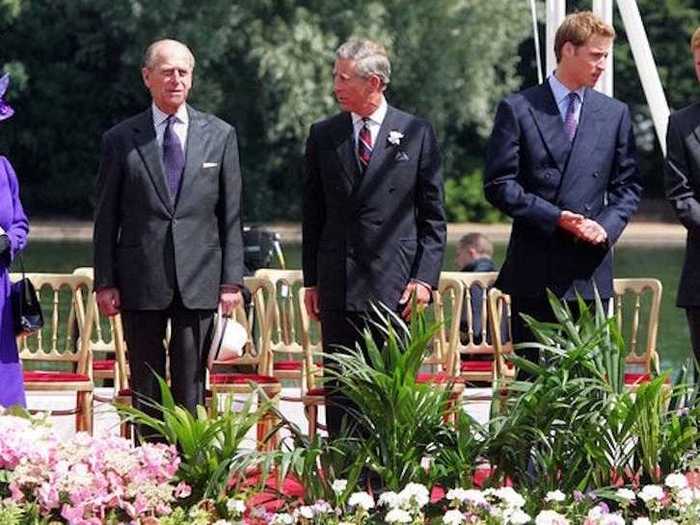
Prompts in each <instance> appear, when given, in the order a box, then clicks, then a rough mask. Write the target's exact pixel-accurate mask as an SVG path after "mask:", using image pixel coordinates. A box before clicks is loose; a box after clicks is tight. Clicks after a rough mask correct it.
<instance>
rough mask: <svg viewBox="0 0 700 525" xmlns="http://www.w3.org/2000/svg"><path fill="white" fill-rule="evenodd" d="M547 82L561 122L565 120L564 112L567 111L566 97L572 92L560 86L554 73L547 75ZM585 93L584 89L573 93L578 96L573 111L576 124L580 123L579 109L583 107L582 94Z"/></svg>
mask: <svg viewBox="0 0 700 525" xmlns="http://www.w3.org/2000/svg"><path fill="white" fill-rule="evenodd" d="M547 81H548V82H549V87H550V89H551V90H552V94H553V95H554V101H555V102H556V103H557V108H559V114H560V115H561V120H562V122H563V121H565V120H566V112H567V110H568V109H569V99H568V98H567V97H568V96H569V93H571V91H572V90H570V89H569V88H568V87H566V86H565V85H564V84H562V83H561V82H560V80H559V79H558V78H557V76H556V75H555V74H554V73H552V74H551V75H549V78H547ZM585 91H586V88H584V87H580V88H578V89H577V90H575V93H577V94H578V102H579V103H578V106H576V111H574V117H576V122H577V123H578V122H580V121H581V119H580V118H579V117H580V116H581V108H582V107H583V93H584V92H585Z"/></svg>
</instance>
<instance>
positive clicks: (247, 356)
mask: <svg viewBox="0 0 700 525" xmlns="http://www.w3.org/2000/svg"><path fill="white" fill-rule="evenodd" d="M243 284H244V285H245V286H246V288H248V290H250V293H251V305H250V306H249V307H246V305H243V304H241V305H239V306H238V308H236V310H235V312H234V316H233V318H234V319H235V320H236V321H238V322H239V323H241V325H243V327H244V328H245V330H246V333H247V334H248V340H247V341H246V344H245V346H244V347H243V354H242V355H241V356H240V357H238V358H236V359H235V360H234V361H233V362H229V361H226V362H215V364H216V365H235V366H238V365H250V366H253V367H255V368H256V370H257V373H258V374H261V375H268V376H269V375H272V359H271V357H270V336H271V332H272V325H273V322H274V316H275V311H274V309H275V302H274V295H275V287H274V286H273V284H272V282H271V281H269V280H268V279H263V278H260V277H244V278H243Z"/></svg>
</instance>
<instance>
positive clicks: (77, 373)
mask: <svg viewBox="0 0 700 525" xmlns="http://www.w3.org/2000/svg"><path fill="white" fill-rule="evenodd" d="M26 275H27V277H28V278H29V279H31V281H32V283H33V284H34V287H35V288H36V290H37V293H38V294H39V298H40V302H41V304H42V308H43V310H44V312H43V313H44V328H42V329H41V330H40V331H38V332H37V333H35V334H32V335H29V336H21V337H19V338H18V347H19V354H20V358H21V359H22V363H23V365H24V368H25V372H24V386H25V389H26V390H27V391H30V392H56V391H61V392H75V395H76V403H75V408H72V409H56V410H51V411H50V413H51V414H52V415H75V416H76V430H78V431H85V432H89V433H92V424H93V413H92V403H93V390H94V384H93V377H92V354H91V344H90V338H91V336H92V330H93V326H94V323H95V302H94V301H93V300H91V294H92V278H90V277H89V276H85V275H70V274H57V273H28V274H26ZM10 278H11V279H12V280H16V279H19V278H21V276H20V275H17V274H13V275H11V277H10ZM71 312H73V313H71ZM74 320H75V323H76V324H77V340H76V339H75V338H74V335H73V327H74Z"/></svg>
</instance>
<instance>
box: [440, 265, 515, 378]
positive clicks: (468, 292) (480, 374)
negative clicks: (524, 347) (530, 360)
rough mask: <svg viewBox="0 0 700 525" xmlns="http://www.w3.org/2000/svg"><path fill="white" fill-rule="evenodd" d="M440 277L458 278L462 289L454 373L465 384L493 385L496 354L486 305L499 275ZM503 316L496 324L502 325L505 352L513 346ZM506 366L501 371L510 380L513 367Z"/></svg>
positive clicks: (447, 273) (471, 273)
mask: <svg viewBox="0 0 700 525" xmlns="http://www.w3.org/2000/svg"><path fill="white" fill-rule="evenodd" d="M440 275H441V276H443V277H449V278H452V279H458V280H459V281H460V282H461V283H462V285H463V286H464V306H463V310H462V311H463V312H464V313H463V314H462V319H461V323H460V330H459V332H458V334H457V335H458V337H457V338H456V341H455V352H454V355H455V356H456V357H457V359H458V360H457V362H456V367H455V370H454V374H455V375H459V377H460V378H462V379H463V380H464V381H466V382H467V383H481V382H484V383H492V382H493V381H494V380H495V378H496V359H495V353H496V352H495V348H494V344H493V340H492V339H491V335H490V332H489V316H490V314H489V309H488V306H487V305H488V291H489V289H490V288H491V287H492V286H493V285H494V283H495V282H496V277H498V272H442V273H441V274H440ZM477 294H478V295H477ZM503 313H504V312H502V313H501V316H500V317H501V321H499V322H501V323H502V324H501V333H500V336H501V337H500V339H501V342H502V344H503V345H505V346H506V351H508V350H509V349H510V350H512V344H511V343H510V342H509V341H508V340H507V339H508V338H509V334H510V332H509V328H508V327H507V323H504V322H503ZM475 320H479V321H480V322H475ZM504 338H505V339H506V340H504ZM505 365H506V366H505V369H504V371H503V372H504V374H505V376H506V377H509V378H511V379H512V378H513V377H514V376H515V373H514V368H513V367H512V365H511V364H510V363H509V362H506V363H505Z"/></svg>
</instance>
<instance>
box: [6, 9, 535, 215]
mask: <svg viewBox="0 0 700 525" xmlns="http://www.w3.org/2000/svg"><path fill="white" fill-rule="evenodd" d="M8 6H10V7H12V9H9V7H8ZM20 6H21V8H20ZM527 14H528V10H527V6H526V5H525V4H520V3H515V2H510V1H509V0H492V1H490V2H481V1H478V0H438V1H434V2H414V3H411V4H409V3H407V2H405V1H404V0H392V1H388V2H376V1H375V0H359V1H355V2H352V3H349V2H347V1H346V0H332V1H325V0H324V1H319V0H303V1H302V0H282V1H279V0H260V1H252V0H244V1H241V2H228V1H225V0H207V1H206V2H186V1H184V0H174V1H173V2H170V3H169V4H168V9H166V10H164V9H162V5H161V3H160V2H158V1H156V0H140V1H138V2H137V1H134V2H112V1H110V0H55V1H52V2H19V1H17V0H3V3H0V31H2V34H3V50H4V52H5V57H6V58H11V59H12V60H13V61H14V62H13V64H12V65H11V66H6V68H7V69H8V70H12V73H13V75H15V76H16V78H14V77H13V78H14V80H13V84H12V87H11V90H10V91H11V92H10V98H11V100H12V102H13V104H14V106H15V108H16V109H17V113H16V116H15V117H14V118H13V119H11V120H10V121H8V122H7V123H3V134H2V142H3V145H5V146H6V148H4V152H6V153H7V154H8V156H9V157H10V159H11V161H12V162H13V164H14V165H15V167H16V168H17V171H18V173H19V175H20V179H21V181H22V197H23V200H24V204H25V207H26V208H27V210H28V212H29V213H30V215H31V216H34V217H36V216H37V215H46V214H70V215H74V216H75V215H81V216H89V215H90V214H91V212H92V208H93V202H92V199H93V197H92V194H93V186H94V176H95V174H96V171H97V165H98V160H99V144H100V140H99V139H100V136H101V134H102V133H104V132H105V131H106V130H107V129H108V128H110V127H111V126H112V125H114V124H116V123H117V122H119V121H121V120H123V119H124V118H126V117H129V116H131V115H133V114H135V113H137V112H140V111H143V109H145V108H146V107H147V105H148V94H147V92H146V91H145V89H144V87H143V85H142V81H141V78H140V71H139V70H140V66H141V56H142V53H143V50H144V49H145V47H146V46H147V45H148V44H149V43H150V42H152V41H153V40H155V39H157V38H162V37H166V36H169V37H174V38H178V39H180V40H183V41H185V42H187V43H188V44H189V45H190V47H191V48H192V49H193V51H194V53H195V56H196V58H197V66H196V69H195V80H194V88H193V91H192V103H193V105H194V106H196V107H198V108H200V109H203V110H205V111H211V112H214V113H216V114H217V115H219V116H221V117H222V118H224V119H225V120H227V121H229V122H231V123H233V124H235V125H236V127H237V129H238V132H239V139H240V149H241V161H242V167H243V177H244V186H245V189H244V193H245V206H244V213H245V219H246V220H249V221H250V220H263V219H264V220H270V219H278V218H287V219H299V218H300V215H301V213H300V209H301V198H300V195H301V191H300V190H301V177H300V170H301V160H302V159H301V157H302V152H303V144H304V140H305V138H306V134H307V131H308V128H309V126H310V125H311V124H312V123H313V122H314V121H316V120H318V119H320V118H323V117H325V116H329V115H331V114H333V113H335V112H336V111H338V110H337V105H336V104H335V101H334V99H333V97H332V83H331V76H330V72H331V68H332V63H333V59H334V51H335V48H336V47H337V45H338V44H339V43H340V42H342V41H344V40H345V39H346V38H348V37H349V36H351V35H361V36H368V37H371V38H374V39H378V40H380V41H382V42H385V43H386V44H387V46H388V48H389V51H390V54H391V57H392V63H393V70H394V75H393V79H392V83H391V85H390V87H389V91H388V94H387V96H388V99H389V101H390V103H392V104H395V105H397V106H398V107H401V108H403V109H406V110H408V111H411V112H415V113H417V114H419V115H421V116H423V117H426V118H428V119H430V120H431V121H432V122H433V123H434V124H435V127H436V130H437V133H438V137H439V139H440V142H441V145H442V146H443V151H444V157H445V176H446V178H447V179H449V178H456V177H460V176H461V175H462V174H463V173H464V167H463V165H461V162H460V160H459V159H460V157H461V152H462V150H465V149H466V150H468V151H469V152H470V153H471V154H476V155H479V154H480V151H481V149H482V146H483V140H484V136H485V135H486V133H487V132H488V129H489V128H490V121H491V116H492V114H493V111H494V108H495V105H496V101H497V100H498V99H499V98H501V97H502V96H503V95H504V94H506V93H507V92H509V91H512V90H515V89H516V88H517V85H518V77H517V75H516V73H515V67H516V65H517V62H518V61H519V57H518V54H517V49H518V44H519V42H521V41H522V40H523V38H527V37H528V36H529V24H528V18H527ZM495 19H498V20H499V24H497V25H494V24H492V23H491V22H492V21H493V20H495ZM76 124H77V125H76ZM465 133H466V134H467V135H469V136H473V137H475V139H474V140H470V141H468V142H465V141H464V140H463V137H464V136H465ZM465 144H467V145H468V146H466V147H465ZM462 205H464V203H462Z"/></svg>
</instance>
